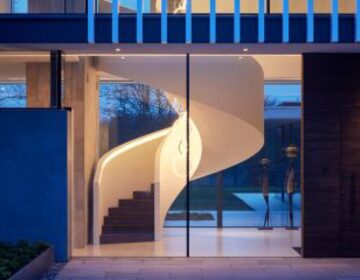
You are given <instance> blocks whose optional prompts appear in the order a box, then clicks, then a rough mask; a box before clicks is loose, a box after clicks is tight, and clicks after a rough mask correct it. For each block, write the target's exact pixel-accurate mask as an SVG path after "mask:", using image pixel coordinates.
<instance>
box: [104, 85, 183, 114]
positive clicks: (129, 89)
mask: <svg viewBox="0 0 360 280" xmlns="http://www.w3.org/2000/svg"><path fill="white" fill-rule="evenodd" d="M176 107H178V105H176V104H171V103H170V102H169V101H168V99H167V97H166V95H165V94H164V93H163V92H162V91H161V90H159V89H155V88H152V87H150V86H147V85H143V84H137V83H108V84H102V85H101V88H100V112H101V119H102V120H109V119H111V118H113V117H119V118H131V119H163V120H165V119H168V118H174V117H175V116H176V115H177V114H176V110H177V108H176Z"/></svg>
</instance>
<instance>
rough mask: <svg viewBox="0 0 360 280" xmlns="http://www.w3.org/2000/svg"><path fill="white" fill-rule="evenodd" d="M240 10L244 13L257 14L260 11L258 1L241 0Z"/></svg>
mask: <svg viewBox="0 0 360 280" xmlns="http://www.w3.org/2000/svg"><path fill="white" fill-rule="evenodd" d="M240 10H241V13H244V14H257V13H258V11H259V6H258V1H254V0H241V3H240Z"/></svg>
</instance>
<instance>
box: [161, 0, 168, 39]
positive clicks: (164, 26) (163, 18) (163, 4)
mask: <svg viewBox="0 0 360 280" xmlns="http://www.w3.org/2000/svg"><path fill="white" fill-rule="evenodd" d="M167 30H168V28H167V0H162V1H161V43H163V44H166V43H167V33H168V31H167Z"/></svg>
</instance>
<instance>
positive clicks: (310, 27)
mask: <svg viewBox="0 0 360 280" xmlns="http://www.w3.org/2000/svg"><path fill="white" fill-rule="evenodd" d="M306 25H307V26H306V41H307V42H308V43H313V42H314V0H307V16H306Z"/></svg>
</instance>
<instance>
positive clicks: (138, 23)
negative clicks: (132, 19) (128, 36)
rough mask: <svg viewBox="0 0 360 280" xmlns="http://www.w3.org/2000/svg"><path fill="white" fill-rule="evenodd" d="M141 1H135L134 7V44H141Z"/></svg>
mask: <svg viewBox="0 0 360 280" xmlns="http://www.w3.org/2000/svg"><path fill="white" fill-rule="evenodd" d="M142 8H143V7H142V0H137V5H136V42H137V43H142V42H143V12H142Z"/></svg>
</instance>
